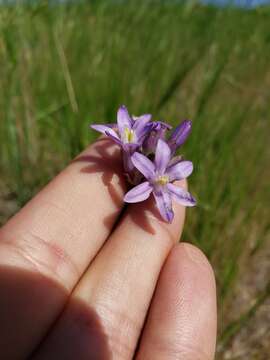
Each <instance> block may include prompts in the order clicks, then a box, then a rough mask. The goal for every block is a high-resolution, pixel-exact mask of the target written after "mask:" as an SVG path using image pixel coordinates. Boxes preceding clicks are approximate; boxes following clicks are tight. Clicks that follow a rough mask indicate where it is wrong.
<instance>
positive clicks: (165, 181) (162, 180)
mask: <svg viewBox="0 0 270 360" xmlns="http://www.w3.org/2000/svg"><path fill="white" fill-rule="evenodd" d="M168 182H169V176H168V175H162V176H159V177H158V178H157V180H156V183H157V184H158V185H166V184H168Z"/></svg>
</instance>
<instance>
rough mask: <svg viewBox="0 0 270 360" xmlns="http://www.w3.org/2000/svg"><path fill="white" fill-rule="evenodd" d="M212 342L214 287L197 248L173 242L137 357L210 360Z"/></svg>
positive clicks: (206, 261) (213, 342)
mask: <svg viewBox="0 0 270 360" xmlns="http://www.w3.org/2000/svg"><path fill="white" fill-rule="evenodd" d="M215 343H216V287H215V278H214V273H213V270H212V267H211V265H210V263H209V261H208V260H207V258H206V256H205V255H204V254H203V253H202V251H201V250H200V249H198V248H197V247H195V246H193V245H191V244H187V243H181V244H178V245H175V246H174V247H173V248H172V250H171V252H170V254H169V256H168V257H167V260H166V263H165V265H164V267H163V269H162V272H161V274H160V277H159V280H158V284H157V288H156V293H155V296H154V299H153V301H152V304H151V308H150V314H149V317H148V321H147V323H146V327H145V330H144V334H143V337H142V342H141V346H140V350H139V356H138V359H143V358H147V356H149V355H150V354H151V356H152V355H153V358H155V359H157V360H159V359H164V358H166V359H175V358H181V359H182V358H183V359H186V360H194V359H200V360H210V359H213V358H214V353H215Z"/></svg>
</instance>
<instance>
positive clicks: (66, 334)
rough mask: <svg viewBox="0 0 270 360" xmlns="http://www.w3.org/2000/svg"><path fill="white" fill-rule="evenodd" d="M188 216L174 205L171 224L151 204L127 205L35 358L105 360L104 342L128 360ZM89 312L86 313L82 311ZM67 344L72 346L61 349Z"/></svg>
mask: <svg viewBox="0 0 270 360" xmlns="http://www.w3.org/2000/svg"><path fill="white" fill-rule="evenodd" d="M182 186H183V184H182ZM184 214H185V210H184V208H183V207H182V206H180V205H176V206H175V219H174V221H173V223H172V224H170V225H168V224H165V223H164V222H162V221H160V220H157V219H158V218H159V217H158V215H157V214H156V210H155V209H154V206H153V200H152V199H150V201H147V202H146V203H143V204H133V205H131V206H129V207H128V208H127V210H126V213H125V214H124V216H123V219H122V221H121V222H120V224H119V225H118V226H117V228H116V229H115V231H114V232H113V234H112V235H111V236H110V238H109V239H108V241H107V243H106V244H105V245H104V247H103V248H102V250H101V252H100V253H99V254H98V255H97V257H96V259H95V260H94V262H93V263H92V264H91V266H90V268H89V269H88V271H87V272H86V274H85V275H84V277H83V278H82V280H81V281H80V283H79V284H78V286H77V287H76V289H75V291H74V293H73V295H72V297H71V300H70V302H69V304H68V306H67V307H66V309H65V311H64V313H63V315H62V317H61V318H60V320H59V321H58V323H57V324H56V326H55V328H54V329H53V331H52V332H51V334H50V335H49V337H48V338H47V339H46V340H45V342H44V344H43V346H41V349H40V350H39V352H38V354H37V355H36V357H35V359H48V358H50V359H57V358H64V359H66V360H68V359H74V356H75V355H76V358H79V359H81V360H83V359H89V358H91V359H105V358H106V357H105V356H104V355H101V354H103V351H104V342H106V344H107V348H108V352H109V353H110V356H111V357H110V358H116V359H130V358H131V357H132V355H133V354H134V351H135V348H136V345H137V341H138V339H139V336H140V332H141V329H142V326H143V323H144V319H145V316H146V313H147V310H148V307H149V304H150V301H151V298H152V295H153V292H154V289H155V285H156V282H157V279H158V276H159V273H160V270H161V267H162V265H163V263H164V261H165V259H166V257H167V255H168V253H169V251H170V249H171V247H172V246H173V244H174V242H176V241H177V240H178V239H179V235H180V233H181V231H182V227H183V222H184ZM78 304H84V305H83V306H78ZM85 307H87V308H88V311H84V310H83V311H82V308H84V309H85ZM101 329H102V330H101ZM63 339H70V341H69V342H65V345H64V346H63ZM101 344H103V345H102V346H101ZM99 347H100V349H98V348H99ZM102 356H103V357H102Z"/></svg>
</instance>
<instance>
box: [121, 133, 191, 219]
mask: <svg viewBox="0 0 270 360" xmlns="http://www.w3.org/2000/svg"><path fill="white" fill-rule="evenodd" d="M131 161H132V162H133V164H134V166H135V167H136V168H137V169H138V170H139V171H140V172H141V173H142V174H143V175H144V177H145V178H146V179H147V181H145V182H143V183H141V184H140V185H137V186H135V187H134V188H133V189H131V190H130V191H129V192H128V193H127V194H126V195H125V197H124V201H125V202H128V203H136V202H140V201H144V200H146V199H147V198H148V197H149V196H150V194H151V193H153V195H154V198H155V201H156V204H157V207H158V209H159V212H160V214H161V216H162V218H163V219H164V220H165V221H167V222H170V223H171V222H172V220H173V217H174V213H173V210H172V199H175V200H176V201H177V202H178V203H180V204H182V205H184V206H194V205H195V204H196V202H195V200H194V198H193V197H192V196H191V194H190V193H189V192H187V191H186V190H184V189H183V188H180V187H177V186H175V185H173V182H174V181H175V180H181V179H185V178H187V177H188V176H189V175H190V174H191V173H192V170H193V165H192V162H190V161H179V159H176V161H174V159H172V160H171V149H170V147H169V146H168V144H167V143H166V142H165V141H163V140H161V139H160V140H158V143H157V147H156V153H155V160H154V163H153V162H152V161H151V160H149V159H148V158H147V157H146V156H144V155H142V154H141V153H138V152H135V153H134V154H133V155H132V156H131Z"/></svg>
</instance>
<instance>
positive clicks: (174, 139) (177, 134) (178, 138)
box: [168, 120, 192, 152]
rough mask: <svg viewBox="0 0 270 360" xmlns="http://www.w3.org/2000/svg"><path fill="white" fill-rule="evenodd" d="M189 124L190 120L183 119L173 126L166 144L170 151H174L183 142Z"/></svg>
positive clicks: (190, 123)
mask: <svg viewBox="0 0 270 360" xmlns="http://www.w3.org/2000/svg"><path fill="white" fill-rule="evenodd" d="M191 126H192V122H191V121H190V120H184V121H183V122H182V123H181V124H180V125H178V126H177V127H176V128H175V130H174V131H173V133H172V135H171V137H170V138H169V140H168V144H169V146H170V148H171V150H172V152H175V151H176V149H177V148H179V147H180V146H181V145H183V144H184V142H185V141H186V139H187V137H188V135H189V133H190V131H191Z"/></svg>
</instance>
